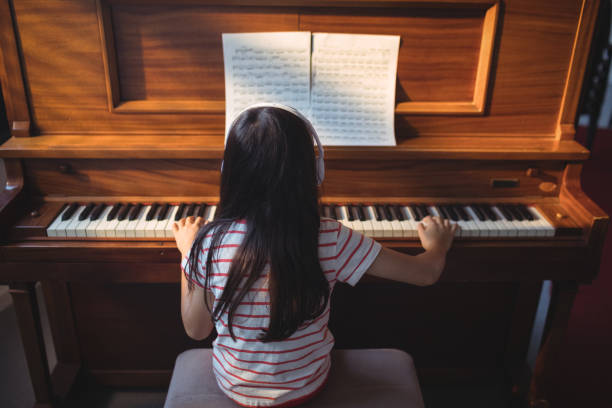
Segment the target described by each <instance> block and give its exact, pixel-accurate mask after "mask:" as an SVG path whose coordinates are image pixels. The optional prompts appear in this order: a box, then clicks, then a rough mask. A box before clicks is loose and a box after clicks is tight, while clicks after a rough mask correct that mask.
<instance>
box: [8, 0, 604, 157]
mask: <svg viewBox="0 0 612 408" xmlns="http://www.w3.org/2000/svg"><path fill="white" fill-rule="evenodd" d="M12 3H13V9H14V13H13V14H12V17H13V21H12V22H11V14H10V13H8V14H7V13H0V14H2V17H1V19H2V21H1V22H2V23H8V24H2V25H1V27H2V28H0V30H2V34H3V36H0V37H1V38H2V39H1V40H0V41H2V50H3V51H2V52H3V55H2V57H3V59H2V62H3V63H2V64H0V67H1V69H0V76H1V78H2V84H3V87H4V88H5V89H6V91H5V95H4V97H5V100H6V102H7V103H6V105H7V113H8V116H9V120H10V121H11V124H12V129H13V135H14V136H15V137H14V138H12V139H11V140H10V141H9V142H8V143H6V144H5V145H3V146H2V148H0V157H84V158H105V157H106V158H112V157H141V158H163V157H168V158H183V157H185V158H220V157H221V154H222V150H223V131H224V130H223V129H224V106H225V102H224V78H223V55H222V43H221V33H222V32H257V31H296V30H307V31H312V32H343V33H363V34H396V35H400V36H401V44H400V52H399V61H398V74H397V75H398V77H397V89H396V101H397V104H396V139H397V143H398V146H397V147H391V148H348V147H336V148H331V149H329V150H328V151H329V157H330V158H336V159H349V158H350V159H356V158H357V159H358V158H360V157H367V158H373V157H380V158H381V159H382V158H393V159H422V158H427V159H431V158H458V159H463V158H476V159H478V158H482V159H543V160H547V159H550V160H583V159H585V158H586V157H587V155H588V152H587V151H586V150H585V149H584V148H582V147H581V146H580V145H578V144H577V143H575V142H574V141H573V136H574V129H573V123H574V117H575V112H576V108H577V106H576V105H577V101H578V97H579V92H580V86H581V80H582V73H583V71H584V67H585V64H586V59H587V56H588V51H589V42H590V36H591V31H592V26H593V25H594V18H595V14H596V9H597V4H595V3H596V2H583V1H580V0H561V1H558V0H542V1H538V2H533V1H529V0H509V1H506V2H503V3H502V2H499V1H490V0H489V1H487V0H469V1H466V0H457V1H455V0H443V1H422V0H421V1H410V0H395V1H384V2H382V1H381V2H378V1H357V2H351V3H350V4H349V3H346V2H343V1H337V0H330V1H316V2H312V1H301V0H294V1H290V2H283V3H279V2H274V1H249V2H229V3H228V2H215V1H205V0H201V1H197V0H182V1H178V2H175V1H169V0H167V1H164V0H155V1H147V2H145V1H141V0H123V1H117V0H97V1H88V2H84V1H81V0H45V1H36V2H34V3H36V4H34V3H33V2H32V1H24V0H14V1H13V2H12ZM1 7H3V8H7V7H8V6H7V4H6V1H3V2H2V6H1ZM50 16H52V17H53V18H50ZM11 23H12V24H11ZM14 30H18V32H16V31H14ZM16 38H18V39H19V41H17V40H16ZM4 84H13V85H12V86H4ZM19 84H23V86H19ZM24 107H25V108H24ZM19 136H36V137H31V138H28V137H19ZM372 154H373V155H374V156H372Z"/></svg>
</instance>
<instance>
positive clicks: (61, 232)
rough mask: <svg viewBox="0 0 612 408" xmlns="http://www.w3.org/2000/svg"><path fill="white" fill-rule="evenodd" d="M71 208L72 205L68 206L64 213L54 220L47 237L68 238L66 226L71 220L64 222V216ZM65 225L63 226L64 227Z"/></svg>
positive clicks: (65, 207)
mask: <svg viewBox="0 0 612 408" xmlns="http://www.w3.org/2000/svg"><path fill="white" fill-rule="evenodd" d="M69 208H70V204H66V205H65V206H64V208H63V209H62V211H60V213H59V214H58V216H57V217H55V219H54V220H53V222H52V223H51V225H49V226H48V227H47V236H48V237H65V236H66V225H67V223H68V221H69V220H66V221H62V216H63V215H64V213H65V212H66V211H68V209H69ZM62 224H63V225H62Z"/></svg>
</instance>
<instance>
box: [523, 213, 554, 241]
mask: <svg viewBox="0 0 612 408" xmlns="http://www.w3.org/2000/svg"><path fill="white" fill-rule="evenodd" d="M527 209H528V210H529V211H530V212H531V214H533V216H534V217H535V218H536V220H537V221H538V225H539V226H540V228H541V230H542V231H543V234H542V236H544V237H554V236H555V231H556V230H555V227H553V226H552V225H551V224H550V223H549V222H548V220H547V219H546V217H544V216H543V215H542V214H541V213H540V211H538V209H537V208H536V207H534V206H531V205H530V206H528V207H527Z"/></svg>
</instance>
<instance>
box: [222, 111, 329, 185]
mask: <svg viewBox="0 0 612 408" xmlns="http://www.w3.org/2000/svg"><path fill="white" fill-rule="evenodd" d="M255 108H278V109H282V110H284V111H287V112H291V113H293V114H294V115H295V116H297V117H298V118H300V119H302V121H303V122H304V124H305V125H306V129H307V130H308V133H310V135H311V136H312V138H313V139H314V141H315V143H316V144H317V149H318V150H319V157H318V158H317V183H318V184H319V185H321V183H323V179H324V178H325V152H324V150H323V144H322V143H321V140H320V139H319V135H317V131H316V130H315V128H314V126H312V123H310V120H308V118H307V117H306V116H304V115H303V114H302V113H300V111H298V110H297V109H295V108H293V107H291V106H288V105H282V104H280V103H256V104H253V105H249V106H247V107H246V108H244V109H243V110H241V111H240V112H239V113H238V114H237V115H236V116H235V117H234V120H232V124H231V126H230V127H229V128H228V133H229V129H231V128H233V127H234V125H235V124H236V121H237V120H238V118H239V117H240V116H241V115H242V114H243V113H244V112H246V111H248V110H250V109H255ZM221 169H222V170H223V164H221Z"/></svg>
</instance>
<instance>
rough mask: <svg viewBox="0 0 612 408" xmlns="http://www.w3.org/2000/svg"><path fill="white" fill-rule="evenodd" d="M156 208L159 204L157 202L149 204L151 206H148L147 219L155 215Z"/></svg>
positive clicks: (149, 219)
mask: <svg viewBox="0 0 612 408" xmlns="http://www.w3.org/2000/svg"><path fill="white" fill-rule="evenodd" d="M158 208H159V204H157V203H153V204H151V208H149V212H148V213H147V221H151V220H152V219H153V217H155V213H156V212H157V209H158Z"/></svg>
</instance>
